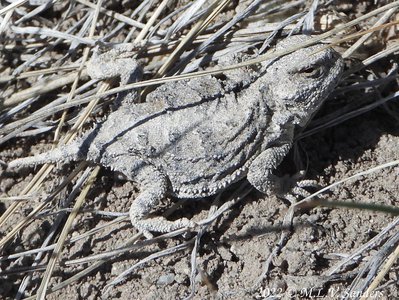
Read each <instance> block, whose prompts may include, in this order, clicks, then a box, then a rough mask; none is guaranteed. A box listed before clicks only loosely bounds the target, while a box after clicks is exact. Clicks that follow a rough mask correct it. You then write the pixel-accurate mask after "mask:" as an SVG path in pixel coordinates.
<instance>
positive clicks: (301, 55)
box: [264, 35, 343, 126]
mask: <svg viewBox="0 0 399 300" xmlns="http://www.w3.org/2000/svg"><path fill="white" fill-rule="evenodd" d="M308 39H310V37H308V36H303V35H299V36H292V37H290V38H287V39H285V40H283V41H282V42H280V43H278V44H277V46H276V51H280V50H286V49H287V48H289V47H293V46H295V45H296V44H299V43H301V42H304V41H306V40H308ZM266 63H267V69H266V73H265V76H264V78H265V79H266V80H267V85H268V86H267V88H266V89H267V94H268V97H267V98H268V99H272V100H273V105H275V106H276V107H275V109H276V110H277V111H280V112H286V113H287V114H288V115H290V116H291V118H290V119H291V120H292V121H293V123H294V124H297V125H299V126H305V125H306V123H307V122H308V121H309V119H310V118H311V117H312V115H313V114H314V112H315V111H317V109H318V108H319V107H320V106H321V104H322V103H323V101H324V99H325V98H326V97H327V96H328V94H329V93H330V92H331V91H332V90H333V89H334V87H335V86H336V84H337V82H338V80H339V78H340V76H341V74H342V71H343V60H342V58H341V56H340V55H339V54H338V53H337V52H336V51H334V50H333V49H331V48H327V49H326V48H325V46H324V45H314V46H310V47H307V48H302V49H299V50H297V51H295V52H292V53H290V54H288V55H286V56H283V57H280V58H279V59H277V60H274V61H272V62H270V61H269V62H266Z"/></svg>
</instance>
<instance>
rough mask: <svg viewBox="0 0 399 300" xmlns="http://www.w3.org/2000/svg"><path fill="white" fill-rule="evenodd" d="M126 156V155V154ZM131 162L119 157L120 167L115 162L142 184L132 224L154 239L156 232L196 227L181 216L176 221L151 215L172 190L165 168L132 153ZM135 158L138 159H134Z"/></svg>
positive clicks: (134, 203)
mask: <svg viewBox="0 0 399 300" xmlns="http://www.w3.org/2000/svg"><path fill="white" fill-rule="evenodd" d="M124 158H125V157H124ZM128 158H129V161H126V159H121V158H119V161H120V162H121V161H123V163H120V164H119V163H118V164H117V165H116V166H115V165H113V167H114V170H115V171H119V172H121V173H123V174H124V175H125V176H127V177H128V178H129V179H131V180H132V181H135V182H137V183H138V184H139V189H140V193H139V194H138V196H137V197H136V199H134V201H133V203H132V205H131V207H130V210H129V216H130V220H131V222H132V225H133V226H134V227H135V228H136V229H137V230H138V231H140V232H141V233H143V234H144V236H145V237H146V238H152V234H151V233H150V232H151V231H152V232H163V233H166V232H171V231H173V230H177V229H180V228H184V227H187V226H192V225H193V223H192V222H191V221H190V220H188V219H186V218H181V219H178V220H175V221H169V220H167V219H166V218H164V217H161V216H159V217H150V218H149V217H148V215H149V213H150V211H151V210H152V209H153V208H156V206H157V205H158V204H159V202H160V201H161V200H162V199H163V198H165V196H166V193H167V190H168V185H169V184H168V179H167V176H166V175H165V174H163V172H162V171H160V170H159V169H158V168H156V167H155V166H153V165H151V164H148V163H146V162H143V161H142V160H139V161H138V160H136V158H134V157H131V156H128ZM133 160H134V161H133Z"/></svg>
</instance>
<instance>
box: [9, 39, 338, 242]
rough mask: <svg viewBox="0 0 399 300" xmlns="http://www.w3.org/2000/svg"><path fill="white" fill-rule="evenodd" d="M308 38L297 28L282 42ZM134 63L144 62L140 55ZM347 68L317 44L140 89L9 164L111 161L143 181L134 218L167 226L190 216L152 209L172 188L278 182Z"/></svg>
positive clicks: (267, 188) (150, 226) (181, 192)
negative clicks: (278, 172) (298, 139)
mask: <svg viewBox="0 0 399 300" xmlns="http://www.w3.org/2000/svg"><path fill="white" fill-rule="evenodd" d="M306 39H308V37H305V36H293V37H290V38H287V39H285V40H283V41H282V42H280V43H278V44H277V46H276V49H277V50H282V49H286V48H287V47H289V46H292V45H295V44H298V43H300V42H302V41H304V40H306ZM95 65H97V62H96V63H95ZM135 66H136V67H135ZM130 67H132V68H138V67H137V65H136V63H135V62H134V61H132V63H131V66H130ZM92 69H93V68H92ZM342 70H343V62H342V59H341V58H340V56H339V54H338V53H336V52H335V51H334V50H332V49H324V48H323V46H321V45H316V46H311V47H309V48H305V49H301V50H298V51H296V52H294V53H291V54H289V55H286V56H284V57H281V58H279V59H277V60H275V61H273V62H271V61H265V62H262V63H260V64H258V65H255V66H251V67H246V68H243V69H239V70H235V71H230V72H227V73H226V74H225V77H224V78H216V77H212V76H208V77H202V78H197V79H191V80H185V81H177V82H171V83H167V84H164V85H162V86H160V87H158V88H157V89H156V90H155V91H154V92H152V93H150V94H149V95H148V96H147V101H146V102H145V103H141V104H132V102H131V99H132V98H134V97H135V95H136V94H135V93H136V92H130V93H128V94H124V95H123V97H122V101H121V104H120V106H119V108H117V109H116V110H115V111H114V112H112V113H111V114H110V115H109V117H108V118H107V120H105V121H104V122H103V123H100V124H97V125H96V126H95V128H94V129H93V130H92V131H90V132H88V133H86V134H85V135H84V136H83V137H81V138H79V139H77V140H75V141H74V142H72V143H71V144H68V145H66V146H62V147H60V148H58V149H55V150H53V151H50V152H47V153H43V154H40V155H37V156H33V157H28V158H21V159H17V160H14V161H12V162H10V163H9V168H13V167H18V166H26V165H35V164H42V163H49V162H52V163H55V162H70V161H78V160H86V161H90V162H93V163H96V164H101V165H103V166H105V167H109V168H111V169H113V170H115V171H119V172H121V173H123V174H124V175H125V176H126V177H127V179H128V180H132V181H135V182H137V183H138V184H139V186H140V193H139V195H138V196H137V198H136V199H134V201H133V203H132V206H131V209H130V218H131V222H132V224H133V226H134V227H136V228H137V229H138V230H139V231H141V232H142V233H144V234H145V235H146V236H148V237H150V236H151V234H150V232H151V231H155V232H169V231H172V230H175V229H178V228H182V227H185V226H189V225H192V224H193V223H192V222H191V221H190V220H188V219H186V218H183V219H179V220H176V221H168V220H166V219H165V218H162V217H154V218H148V217H147V216H148V214H149V212H150V210H152V209H153V208H156V206H157V204H158V203H159V202H160V200H161V199H163V198H164V197H165V196H167V195H172V196H175V197H177V198H201V197H205V196H210V195H214V194H216V193H218V192H219V191H222V190H223V189H225V188H226V187H228V186H229V185H231V184H232V183H234V182H237V181H238V180H241V179H242V178H245V177H246V178H247V179H248V181H249V182H250V183H251V184H252V185H253V186H254V187H255V188H256V189H258V190H259V191H261V192H263V193H266V194H268V193H273V192H276V191H277V190H276V189H277V187H276V186H277V184H276V182H277V180H276V179H277V178H276V176H275V175H273V171H274V170H275V169H276V168H277V167H278V166H279V164H280V162H281V161H282V159H283V158H284V156H286V154H287V153H288V151H289V149H290V148H291V145H292V142H293V135H294V129H295V127H297V126H301V127H303V126H305V125H306V124H307V123H308V121H309V119H310V118H311V117H312V116H313V114H314V112H315V111H316V110H317V109H318V108H319V107H320V106H321V104H322V103H323V101H324V99H325V98H326V96H327V95H328V94H329V93H330V92H331V91H332V90H333V89H334V87H335V86H336V84H337V81H338V80H339V77H340V74H341V73H342ZM133 71H134V72H132V73H133V74H139V73H140V72H138V71H137V70H133ZM91 72H92V73H93V71H91ZM94 72H97V73H100V72H102V73H113V72H108V69H107V71H106V72H103V71H98V70H96V71H94ZM111 75H115V74H111ZM97 76H98V77H101V76H104V77H106V75H102V74H97ZM121 77H123V76H121ZM127 77H128V76H126V75H125V76H124V78H125V79H124V81H125V82H129V81H130V82H131V81H132V80H137V79H138V77H139V75H134V76H133V78H132V76H131V78H130V79H127Z"/></svg>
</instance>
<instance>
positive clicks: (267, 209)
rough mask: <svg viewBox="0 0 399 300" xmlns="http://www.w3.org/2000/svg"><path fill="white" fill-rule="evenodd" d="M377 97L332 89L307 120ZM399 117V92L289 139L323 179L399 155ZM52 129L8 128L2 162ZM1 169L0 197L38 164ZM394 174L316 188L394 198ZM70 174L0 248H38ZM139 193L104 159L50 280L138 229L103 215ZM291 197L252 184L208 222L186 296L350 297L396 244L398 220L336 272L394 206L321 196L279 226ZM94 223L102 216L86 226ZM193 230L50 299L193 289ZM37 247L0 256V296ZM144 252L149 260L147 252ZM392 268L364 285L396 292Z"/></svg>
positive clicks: (122, 210) (44, 190) (345, 195)
mask: <svg viewBox="0 0 399 300" xmlns="http://www.w3.org/2000/svg"><path fill="white" fill-rule="evenodd" d="M396 58H397V57H396ZM349 64H350V63H349V62H348V65H349ZM386 64H387V65H389V64H390V63H389V62H386ZM341 87H342V86H341ZM397 87H398V86H397V84H392V87H391V88H389V89H385V91H388V90H395V89H396V90H397ZM380 97H381V95H380V94H379V93H378V91H373V90H372V89H369V90H364V89H359V90H355V91H351V92H344V91H342V90H340V89H339V88H338V89H337V92H336V93H334V94H333V95H332V96H331V97H330V98H329V99H328V101H327V102H326V104H325V105H324V107H323V109H322V110H321V111H320V112H319V113H318V114H317V115H316V116H315V118H314V120H315V121H314V122H313V123H312V124H313V125H315V124H317V120H320V119H322V118H323V117H325V116H327V115H329V114H330V113H332V112H336V111H339V107H341V106H345V105H352V106H353V107H356V105H357V103H359V102H362V103H365V104H364V105H366V104H367V103H371V102H373V101H375V99H379V98H380ZM364 105H363V106H364ZM398 116H399V105H398V103H397V100H396V101H395V102H394V101H392V102H388V103H386V104H385V105H383V106H379V107H377V108H375V109H373V110H371V111H369V112H366V113H363V114H361V115H360V116H358V117H353V118H351V119H350V120H347V121H344V122H342V123H339V124H336V125H334V126H332V127H330V128H325V129H322V130H320V131H317V132H316V133H314V134H312V135H309V136H306V137H304V138H302V139H300V140H299V141H298V142H297V143H296V146H295V150H297V154H299V157H301V159H302V162H303V163H304V164H305V165H306V166H307V174H306V177H305V178H306V179H313V180H315V181H316V182H317V183H318V184H319V185H320V186H321V187H325V186H328V185H329V184H333V183H335V182H337V181H339V180H341V179H345V178H348V177H349V176H352V175H355V174H357V173H359V172H362V171H366V170H370V169H372V168H375V167H377V166H381V165H383V164H386V163H390V162H393V161H395V160H398V159H399V127H398ZM312 124H310V127H312ZM305 133H306V132H305ZM51 139H52V134H51V133H45V134H41V135H36V136H34V137H19V138H16V139H12V140H10V141H8V142H7V143H5V144H3V145H2V146H1V148H0V160H2V161H4V162H8V161H11V160H12V159H15V158H18V157H26V156H30V155H34V154H37V153H41V152H43V151H45V150H48V149H50V148H51ZM294 152H295V151H292V153H291V155H289V156H288V157H287V158H286V160H285V162H284V164H283V167H282V169H281V170H280V171H281V173H286V171H288V170H292V169H293V156H294ZM76 166H77V164H75V163H74V164H67V165H58V166H56V168H54V169H53V171H52V172H51V173H50V174H49V175H48V177H47V179H46V180H45V182H44V184H43V186H42V187H41V188H40V190H39V191H38V192H37V194H35V195H34V197H32V198H30V199H29V200H28V201H25V202H23V204H22V205H21V206H20V207H19V208H18V210H17V211H16V213H15V214H14V216H13V217H12V218H11V220H9V222H8V223H7V224H5V225H4V227H3V228H4V229H3V228H2V229H1V237H4V235H5V234H6V233H7V232H9V231H10V230H11V229H12V228H13V227H15V226H16V224H18V223H19V222H20V221H21V220H22V219H23V218H25V217H26V216H27V215H28V214H29V213H30V212H31V211H32V209H33V208H34V207H36V206H37V205H39V204H40V203H42V202H43V201H44V200H45V199H46V197H47V196H48V195H49V194H51V193H52V192H53V191H54V189H55V188H56V187H57V186H58V185H59V184H60V183H61V182H62V181H63V180H64V179H65V178H66V177H67V176H68V175H69V174H70V173H71V172H72V171H73V170H74V169H75V168H76ZM0 168H1V172H2V173H1V182H0V194H1V197H6V196H16V195H18V194H19V193H20V192H21V190H22V189H24V188H25V186H26V185H27V184H28V183H29V181H30V180H31V179H32V178H33V176H34V175H35V174H36V172H37V171H38V170H39V167H36V168H23V169H19V170H13V171H9V170H5V168H4V166H0ZM398 182H399V168H398V166H393V167H386V168H383V169H381V170H376V171H375V172H372V173H370V174H367V175H364V176H360V177H358V178H355V179H353V180H350V181H347V182H344V183H342V184H340V185H338V186H336V187H334V188H332V189H330V190H328V191H327V192H324V193H322V194H321V195H320V196H319V198H320V199H322V200H336V201H344V202H356V203H368V204H376V205H386V206H393V207H395V206H396V207H397V206H398V204H399V200H398V195H399V184H398ZM75 183H76V179H75V180H74V181H73V182H72V184H69V185H68V186H67V187H66V188H65V189H64V190H63V191H62V192H61V194H60V196H58V197H57V198H56V199H54V200H53V201H51V202H50V203H49V204H48V205H47V206H46V207H45V208H44V209H43V210H42V211H41V214H40V215H39V216H37V217H36V218H34V219H33V220H32V221H31V222H30V223H29V225H28V226H26V227H25V228H23V229H22V230H21V231H20V233H19V234H18V235H16V237H15V239H13V241H12V243H10V244H9V245H7V247H5V248H4V251H3V252H2V257H6V256H7V255H10V254H14V253H20V252H23V251H27V250H31V249H36V248H39V247H41V245H42V244H43V243H44V242H45V239H46V238H48V237H49V232H50V229H51V228H52V226H53V223H54V219H55V217H56V216H63V218H61V220H60V225H59V226H58V227H57V229H56V233H55V237H58V236H59V233H60V231H61V230H62V226H63V224H64V223H65V220H66V217H65V211H61V210H60V207H64V206H65V201H71V203H70V204H67V205H66V207H68V208H71V207H72V206H73V204H74V203H75V199H76V196H75V197H71V199H69V197H70V196H71V194H73V193H74V189H73V185H74V184H75ZM245 184H246V183H245V181H244V182H240V183H238V184H237V185H236V186H234V187H232V188H231V189H229V190H227V191H225V192H224V193H222V195H221V196H220V199H219V205H220V204H223V203H224V202H225V201H227V200H228V199H229V196H231V195H232V194H234V191H235V190H237V189H238V188H240V186H242V185H245ZM137 192H138V189H137V185H136V184H135V183H132V182H127V181H125V180H124V179H123V178H120V177H119V176H118V175H117V174H115V173H113V172H112V171H111V170H107V169H104V168H102V169H101V171H100V174H99V176H97V179H96V181H95V183H94V184H93V187H92V188H91V190H90V192H89V194H88V196H87V199H86V201H85V202H84V205H83V209H82V212H81V213H79V214H78V216H77V218H76V219H75V220H74V222H73V225H72V229H71V231H70V233H69V235H68V239H74V238H77V239H78V240H77V241H73V242H70V243H67V244H66V245H65V246H64V248H63V250H62V253H61V258H60V264H59V265H57V267H56V268H55V272H54V273H53V277H52V279H51V280H50V287H51V286H54V285H57V284H58V283H60V282H62V281H64V280H66V279H68V278H70V277H71V276H73V275H75V274H78V273H79V272H80V271H82V270H83V269H84V268H86V267H88V266H90V265H92V264H94V263H96V262H97V263H98V262H99V261H100V258H99V257H97V256H96V255H99V254H102V253H107V252H108V251H111V250H114V249H116V248H117V247H120V246H121V245H123V243H125V242H126V241H127V240H128V239H129V238H131V237H133V236H134V235H135V234H136V231H135V230H134V229H133V228H132V226H131V224H130V222H129V220H128V218H125V219H123V220H122V221H121V222H118V223H116V224H111V223H110V222H112V221H113V220H115V219H117V218H118V217H121V216H125V217H126V213H127V212H128V210H129V207H130V204H131V201H132V199H134V197H135V195H137ZM214 200H215V199H214V198H207V199H201V200H198V201H188V202H184V203H182V207H181V208H179V209H177V210H176V212H174V213H173V214H172V215H171V216H170V217H169V218H170V219H174V218H179V217H182V216H185V217H190V218H191V217H192V218H194V220H201V219H204V218H206V217H207V215H208V211H209V210H210V209H212V204H213V203H214ZM175 202H176V201H175V200H174V199H168V201H165V203H163V204H162V207H161V208H160V209H157V210H156V211H155V214H160V213H161V212H162V211H165V210H167V209H168V208H169V207H170V206H171V205H172V203H175ZM10 204H11V202H10V201H3V202H0V213H3V212H4V211H5V210H6V209H7V207H8V206H9V205H10ZM289 207H290V203H289V202H287V201H284V200H282V199H278V198H277V197H265V196H264V195H262V194H261V193H259V192H256V191H255V190H252V191H251V192H250V193H249V194H248V195H247V196H245V197H244V198H243V199H242V200H241V201H239V202H238V203H237V204H236V205H234V206H233V207H232V209H230V210H228V211H227V212H226V213H224V214H222V215H221V216H220V217H219V218H218V219H217V220H216V221H215V222H213V223H212V225H211V226H210V227H209V229H208V230H207V231H206V232H205V233H204V235H203V236H202V237H201V239H200V240H199V245H198V252H197V253H196V269H197V274H196V275H195V276H194V282H192V284H193V285H194V288H195V292H194V296H193V299H316V298H320V299H339V298H341V297H343V296H347V299H356V297H357V296H359V295H357V294H347V292H346V291H347V289H348V288H349V287H350V286H351V285H352V284H355V283H354V279H355V278H356V276H357V275H358V274H359V273H361V272H362V271H363V270H365V273H364V275H363V276H361V278H360V280H359V282H358V283H357V287H359V288H360V287H361V286H362V284H363V283H364V282H365V281H366V277H367V274H368V272H369V264H370V262H372V263H373V262H374V263H375V262H377V261H381V260H382V263H384V262H385V261H386V256H385V257H384V258H383V259H382V258H381V257H380V255H382V254H381V253H382V252H383V251H384V250H386V251H388V252H389V253H390V252H392V247H396V246H397V245H398V242H396V243H394V244H393V245H392V247H388V249H385V248H387V246H386V245H387V243H389V241H390V238H394V237H395V235H396V236H397V232H398V228H399V225H398V224H397V223H396V226H392V228H391V229H390V230H389V231H388V232H387V233H386V234H385V235H383V236H382V237H381V239H378V240H377V241H376V242H375V243H373V244H372V245H371V246H370V247H368V248H367V249H365V250H363V251H360V254H358V255H356V256H355V258H354V259H353V260H351V261H350V262H348V263H346V264H345V265H344V266H343V267H342V268H340V269H339V270H337V271H335V272H333V271H334V269H335V268H336V267H337V266H338V265H339V264H340V263H341V262H343V261H344V259H345V258H346V257H348V256H349V255H351V254H353V253H355V252H356V251H357V250H359V249H360V248H361V247H363V246H364V245H365V244H366V243H368V242H369V241H370V240H372V239H373V238H375V237H376V236H377V235H378V234H380V232H381V231H383V230H384V229H385V228H387V227H388V226H390V225H391V224H393V222H395V220H396V222H397V217H396V219H395V217H394V216H392V215H390V214H389V213H386V212H379V211H377V209H372V210H366V209H359V208H344V207H339V208H338V207H334V208H333V207H317V208H313V209H302V210H300V211H297V212H296V213H295V216H294V219H293V224H294V225H293V227H292V228H283V227H282V225H283V221H284V218H285V216H286V213H287V212H288V209H289ZM108 213H115V214H116V215H110V214H108ZM63 214H64V215H63ZM101 226H105V227H104V228H103V229H101V230H99V231H98V232H94V233H93V234H92V235H89V236H84V234H87V233H88V232H91V231H92V230H93V229H94V228H100V227H101ZM282 232H284V233H285V234H286V235H287V241H286V242H285V243H284V244H283V246H282V248H281V249H279V251H277V253H275V255H273V256H271V255H272V253H273V252H274V251H276V246H277V245H278V243H279V241H280V237H281V234H282ZM194 238H195V235H194V234H192V233H188V234H185V235H183V236H181V235H180V236H177V237H173V238H167V239H166V238H165V239H162V240H160V241H159V242H156V243H151V244H148V245H145V244H143V243H141V244H139V245H140V246H138V247H136V248H132V249H130V250H128V251H124V252H122V253H113V254H112V255H110V256H109V257H106V258H105V260H104V261H103V263H101V264H99V266H98V267H97V268H96V269H95V270H93V271H91V272H90V273H89V274H87V275H85V276H83V277H82V278H80V279H79V280H78V281H74V282H72V283H70V284H68V285H67V286H66V287H64V288H62V289H59V290H57V291H55V292H53V293H51V294H49V295H48V296H47V299H87V300H89V299H101V298H103V299H183V298H185V297H187V296H189V294H190V291H191V287H190V276H191V272H192V265H191V259H192V258H191V254H192V249H193V240H194ZM54 240H55V239H54V237H51V238H50V240H49V242H48V244H49V245H52V244H53V243H54ZM185 243H189V245H188V247H186V248H185V249H183V250H180V251H175V252H173V253H171V254H168V255H165V256H160V257H157V258H155V259H151V258H152V257H153V255H154V254H155V253H157V252H160V251H165V250H166V249H169V248H171V247H175V246H178V245H180V244H185ZM384 247H385V248H384ZM161 254H162V253H161ZM35 257H36V254H34V255H26V256H24V257H21V258H12V259H7V260H2V261H0V268H1V271H2V274H0V276H1V277H0V282H1V284H0V299H14V297H15V295H16V294H17V291H18V287H19V286H20V285H21V282H22V280H23V279H24V278H26V276H31V278H30V283H29V285H28V288H27V289H26V295H25V296H29V295H34V294H35V293H36V292H37V289H38V287H39V285H40V280H41V275H42V274H43V270H44V268H45V267H46V265H47V262H48V257H47V256H46V257H45V258H44V259H43V260H41V259H40V260H39V262H38V266H37V268H38V269H37V270H36V271H35V272H26V271H25V268H27V267H29V266H31V265H32V263H33V262H34V259H35ZM148 258H150V259H148ZM78 259H82V261H77V260H78ZM89 259H91V260H90V261H89ZM145 259H148V261H143V260H145ZM137 263H139V264H138V265H136V268H135V269H134V270H133V271H132V272H130V273H129V274H128V275H127V276H126V278H124V279H123V280H122V281H121V282H120V283H118V284H116V285H115V286H113V287H111V288H109V289H108V285H109V284H111V283H112V281H113V280H115V278H117V276H119V275H120V274H121V273H122V272H124V271H125V270H127V269H129V268H131V267H132V266H135V264H137ZM266 270H267V274H266V275H265V274H264V272H265V271H266ZM262 274H263V275H262ZM398 274H399V268H398V264H397V263H396V264H394V265H393V266H392V267H391V269H390V270H389V271H388V272H387V274H386V275H385V276H384V278H383V280H382V283H381V285H380V286H379V287H378V288H377V290H375V291H373V293H371V294H370V296H371V298H370V299H395V298H398V297H399V288H398V282H399V277H398Z"/></svg>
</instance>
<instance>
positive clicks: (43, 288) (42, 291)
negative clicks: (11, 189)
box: [36, 166, 100, 300]
mask: <svg viewBox="0 0 399 300" xmlns="http://www.w3.org/2000/svg"><path fill="white" fill-rule="evenodd" d="M99 171H100V167H99V166H97V167H95V168H94V170H93V171H92V173H91V174H90V177H89V179H88V182H87V184H86V186H85V187H84V188H83V190H82V192H81V194H80V195H79V197H78V198H77V199H76V202H75V205H74V206H73V209H72V212H71V213H70V214H69V216H68V219H67V221H66V222H65V225H64V227H63V229H62V232H61V235H60V237H59V238H58V242H57V244H56V246H55V248H54V251H53V253H52V255H51V258H50V260H49V262H48V265H47V268H46V271H45V272H44V274H43V278H42V281H41V283H40V287H39V289H38V291H37V296H36V299H37V300H44V299H45V298H46V293H47V288H48V285H49V283H50V279H51V275H52V274H53V271H54V268H55V264H56V262H57V261H58V259H59V257H60V255H61V251H62V248H63V247H64V242H65V240H66V238H67V235H68V233H69V230H70V229H71V227H72V223H73V221H74V219H75V218H76V216H77V214H78V213H79V210H80V208H81V206H82V205H83V202H84V201H85V199H86V196H87V194H88V192H89V190H90V188H91V185H92V184H93V182H94V181H95V179H96V176H97V174H98V172H99Z"/></svg>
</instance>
